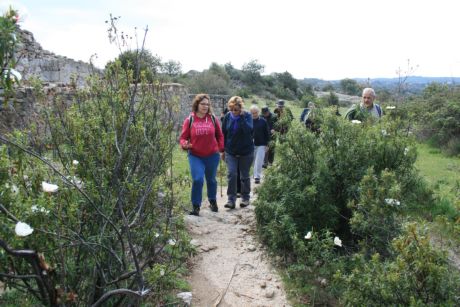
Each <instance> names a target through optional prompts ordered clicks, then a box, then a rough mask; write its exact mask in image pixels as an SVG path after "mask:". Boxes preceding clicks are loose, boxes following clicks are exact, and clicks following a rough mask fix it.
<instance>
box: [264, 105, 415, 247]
mask: <svg viewBox="0 0 460 307" xmlns="http://www.w3.org/2000/svg"><path fill="white" fill-rule="evenodd" d="M317 122H318V123H319V125H320V127H321V133H320V134H319V135H315V134H312V133H310V132H308V131H306V130H305V127H303V126H300V125H298V126H293V127H292V128H291V129H290V131H289V133H288V135H287V138H286V141H285V143H283V144H281V145H280V146H279V147H277V155H278V158H279V159H278V161H277V164H276V165H275V166H274V167H273V168H272V169H271V170H269V171H268V172H267V176H266V180H265V183H264V184H263V186H262V187H261V188H260V189H259V194H258V200H257V208H256V216H257V220H258V223H259V226H260V230H261V231H260V233H261V235H262V237H263V238H264V239H265V240H266V241H267V242H268V244H269V245H271V246H272V247H274V248H276V249H278V248H283V249H287V250H288V251H292V239H290V236H291V234H292V233H293V232H298V233H304V232H305V231H307V230H308V229H310V228H311V227H314V228H315V229H323V228H327V229H330V230H331V231H333V232H335V233H337V234H339V235H340V236H341V237H343V238H345V239H347V240H348V242H349V243H350V244H352V242H355V241H356V240H357V238H354V237H353V236H352V234H351V232H350V224H349V219H350V218H351V217H352V211H351V209H350V208H349V207H347V204H348V203H349V202H355V203H357V202H358V200H359V199H360V197H361V188H360V184H361V180H362V178H363V177H364V176H365V175H366V173H367V172H368V169H369V168H372V169H373V171H374V172H375V175H376V176H378V177H380V176H381V174H382V172H383V171H385V170H388V171H391V172H393V173H394V178H395V184H398V185H399V188H398V189H400V190H401V195H402V196H401V201H403V202H404V203H405V204H406V205H407V206H408V207H411V206H414V205H415V203H417V204H418V201H419V199H417V194H416V193H413V191H411V188H412V186H413V185H414V184H415V183H417V182H418V176H417V174H416V172H415V170H414V167H413V164H414V162H415V158H416V154H415V152H414V150H413V149H412V141H411V140H410V138H408V137H407V132H405V131H404V130H402V129H401V126H400V123H398V122H392V121H391V122H386V121H382V122H380V123H377V124H372V123H371V122H364V123H360V124H354V123H350V122H347V121H345V120H343V119H342V118H341V117H338V116H335V115H331V114H323V115H321V114H318V117H317ZM388 189H392V188H391V187H388ZM382 197H383V196H382ZM386 198H392V197H390V196H388V197H386Z"/></svg>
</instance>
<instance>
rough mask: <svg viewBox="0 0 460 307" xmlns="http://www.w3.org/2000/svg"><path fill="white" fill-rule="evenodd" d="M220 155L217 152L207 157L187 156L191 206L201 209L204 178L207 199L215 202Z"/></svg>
mask: <svg viewBox="0 0 460 307" xmlns="http://www.w3.org/2000/svg"><path fill="white" fill-rule="evenodd" d="M219 160H220V155H219V153H218V152H216V153H215V154H213V155H211V156H209V157H204V158H203V157H197V156H194V155H192V154H191V153H189V154H188V162H189V164H190V173H191V175H192V196H191V197H192V205H193V206H198V207H201V200H202V198H203V184H204V178H205V177H206V186H207V188H208V199H209V200H216V194H217V180H216V174H217V167H218V166H219Z"/></svg>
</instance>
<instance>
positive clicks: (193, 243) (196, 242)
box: [190, 239, 201, 247]
mask: <svg viewBox="0 0 460 307" xmlns="http://www.w3.org/2000/svg"><path fill="white" fill-rule="evenodd" d="M190 244H191V245H193V246H195V247H200V246H201V243H200V241H198V240H196V239H192V240H191V241H190Z"/></svg>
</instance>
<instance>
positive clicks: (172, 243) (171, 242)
mask: <svg viewBox="0 0 460 307" xmlns="http://www.w3.org/2000/svg"><path fill="white" fill-rule="evenodd" d="M168 244H169V245H172V246H174V245H176V240H174V239H169V240H168Z"/></svg>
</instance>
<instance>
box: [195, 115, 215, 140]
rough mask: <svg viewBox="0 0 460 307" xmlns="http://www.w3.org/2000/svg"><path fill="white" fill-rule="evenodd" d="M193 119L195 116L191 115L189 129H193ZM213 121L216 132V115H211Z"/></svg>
mask: <svg viewBox="0 0 460 307" xmlns="http://www.w3.org/2000/svg"><path fill="white" fill-rule="evenodd" d="M193 119H194V117H193V115H192V114H190V116H189V117H188V129H192V124H193ZM211 121H212V124H213V125H214V130H216V129H217V125H216V117H215V116H214V114H211ZM216 133H217V132H216ZM216 135H217V134H216Z"/></svg>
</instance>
